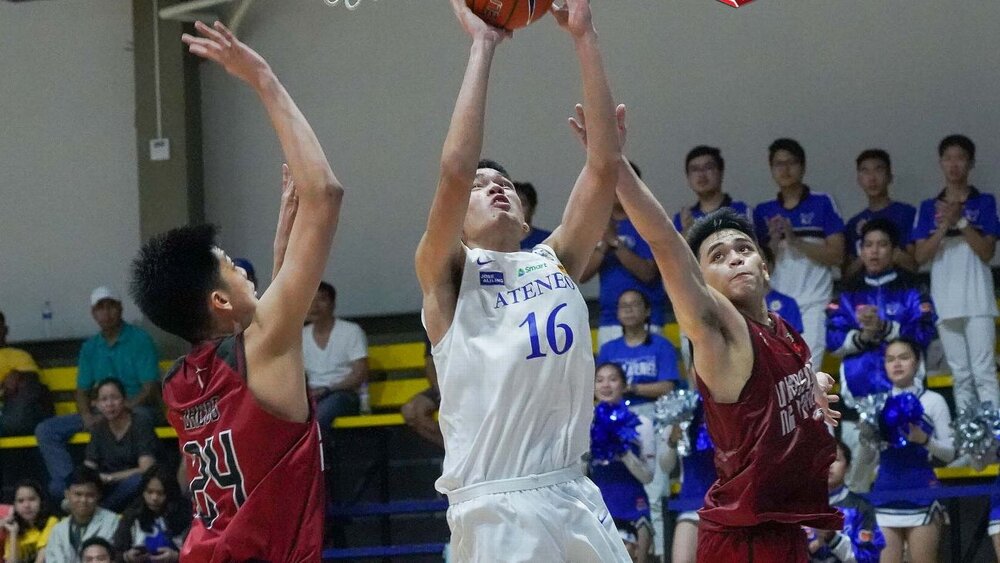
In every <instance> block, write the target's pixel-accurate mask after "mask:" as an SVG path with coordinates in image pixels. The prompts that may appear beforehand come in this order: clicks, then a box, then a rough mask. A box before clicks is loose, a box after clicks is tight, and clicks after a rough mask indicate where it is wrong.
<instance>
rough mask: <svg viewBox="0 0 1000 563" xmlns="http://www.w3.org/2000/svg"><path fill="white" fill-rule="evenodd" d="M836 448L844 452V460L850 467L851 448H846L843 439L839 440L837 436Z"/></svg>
mask: <svg viewBox="0 0 1000 563" xmlns="http://www.w3.org/2000/svg"><path fill="white" fill-rule="evenodd" d="M837 449H838V450H840V451H841V452H842V453H843V454H844V460H846V461H847V466H848V467H850V466H851V456H852V455H853V454H851V448H848V447H847V444H845V443H844V441H843V440H841V439H839V438H838V439H837Z"/></svg>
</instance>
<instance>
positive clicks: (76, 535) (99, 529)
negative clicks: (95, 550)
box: [45, 466, 118, 563]
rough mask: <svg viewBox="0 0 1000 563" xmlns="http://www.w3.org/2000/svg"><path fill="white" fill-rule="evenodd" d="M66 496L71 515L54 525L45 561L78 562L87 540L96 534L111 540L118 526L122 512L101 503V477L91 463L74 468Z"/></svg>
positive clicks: (97, 536)
mask: <svg viewBox="0 0 1000 563" xmlns="http://www.w3.org/2000/svg"><path fill="white" fill-rule="evenodd" d="M64 497H65V499H66V504H68V505H69V506H68V508H69V516H67V517H65V518H63V519H62V520H60V521H59V523H58V524H56V525H55V527H53V528H52V534H51V535H49V544H48V545H47V546H46V547H45V561H49V562H51V563H63V562H64V561H76V560H77V556H78V555H79V554H80V552H81V551H82V550H83V548H84V546H85V545H86V543H85V542H86V541H87V540H89V539H91V538H95V537H96V538H102V539H104V540H105V541H110V540H111V538H112V537H114V534H115V530H117V529H118V515H117V514H115V513H114V512H112V511H110V510H106V509H104V508H101V507H100V506H98V503H99V502H100V500H101V477H100V475H98V474H97V472H96V471H94V470H93V469H91V468H89V467H87V466H80V467H77V468H76V469H74V470H73V472H72V474H70V478H69V486H68V487H66V490H65V491H64ZM108 545H109V546H110V543H109V544H108Z"/></svg>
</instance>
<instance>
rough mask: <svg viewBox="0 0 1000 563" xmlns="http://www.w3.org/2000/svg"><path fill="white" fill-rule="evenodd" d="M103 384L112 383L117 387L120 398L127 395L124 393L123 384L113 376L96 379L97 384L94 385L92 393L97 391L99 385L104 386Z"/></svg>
mask: <svg viewBox="0 0 1000 563" xmlns="http://www.w3.org/2000/svg"><path fill="white" fill-rule="evenodd" d="M105 385H113V386H114V387H115V389H118V392H119V393H121V394H122V398H125V397H128V395H126V394H125V385H124V384H123V383H122V382H121V381H120V380H119V379H117V378H115V377H105V378H104V379H102V380H100V381H98V382H97V385H95V386H94V393H97V392H98V391H99V390H100V389H101V387H104V386H105Z"/></svg>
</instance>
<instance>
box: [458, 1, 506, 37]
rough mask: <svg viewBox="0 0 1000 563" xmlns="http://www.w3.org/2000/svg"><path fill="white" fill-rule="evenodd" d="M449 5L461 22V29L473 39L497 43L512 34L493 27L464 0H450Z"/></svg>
mask: <svg viewBox="0 0 1000 563" xmlns="http://www.w3.org/2000/svg"><path fill="white" fill-rule="evenodd" d="M451 7H452V9H453V10H454V11H455V17H457V18H458V22H459V23H460V24H462V29H464V30H465V32H466V33H468V34H469V36H470V37H472V39H473V40H486V41H489V42H491V43H494V44H497V43H500V42H501V41H503V40H504V39H507V38H509V37H511V36H512V33H511V32H509V31H507V30H505V29H500V28H499V27H493V26H492V25H490V24H488V23H486V22H485V21H483V19H482V18H480V17H479V16H477V15H476V14H475V12H473V11H472V9H470V8H469V7H468V6H467V5H466V4H465V0H451Z"/></svg>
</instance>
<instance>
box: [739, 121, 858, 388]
mask: <svg viewBox="0 0 1000 563" xmlns="http://www.w3.org/2000/svg"><path fill="white" fill-rule="evenodd" d="M768 164H770V166H771V176H772V178H774V182H775V184H777V186H778V197H777V198H776V199H774V200H771V201H766V202H764V203H761V204H760V205H758V206H756V207H755V208H754V210H753V222H754V228H755V229H756V231H757V240H758V241H760V244H761V245H766V246H769V247H770V248H771V251H772V252H774V256H775V267H774V271H773V272H771V286H772V287H773V288H774V289H776V290H778V291H780V292H781V293H784V294H785V295H788V296H789V297H791V298H792V299H795V302H796V303H798V305H799V311H800V312H801V313H802V326H803V330H802V338H803V339H804V340H805V341H806V344H807V345H808V346H809V350H810V351H811V352H812V365H813V367H814V368H815V369H817V370H818V369H819V367H820V366H821V365H822V363H823V353H824V352H825V351H826V316H825V314H824V311H825V310H826V306H827V304H828V303H829V302H830V299H831V298H832V297H833V268H835V267H836V268H839V267H840V266H841V264H843V262H844V232H843V231H844V220H843V219H841V217H840V214H839V213H838V212H837V206H836V205H835V204H834V202H833V198H831V197H830V196H829V195H827V194H825V193H819V192H813V191H812V190H810V188H809V186H807V185H805V184H804V183H803V179H804V177H805V173H806V153H805V150H803V148H802V145H800V144H799V143H798V142H796V141H795V140H793V139H778V140H776V141H774V142H773V143H771V146H770V147H768Z"/></svg>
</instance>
